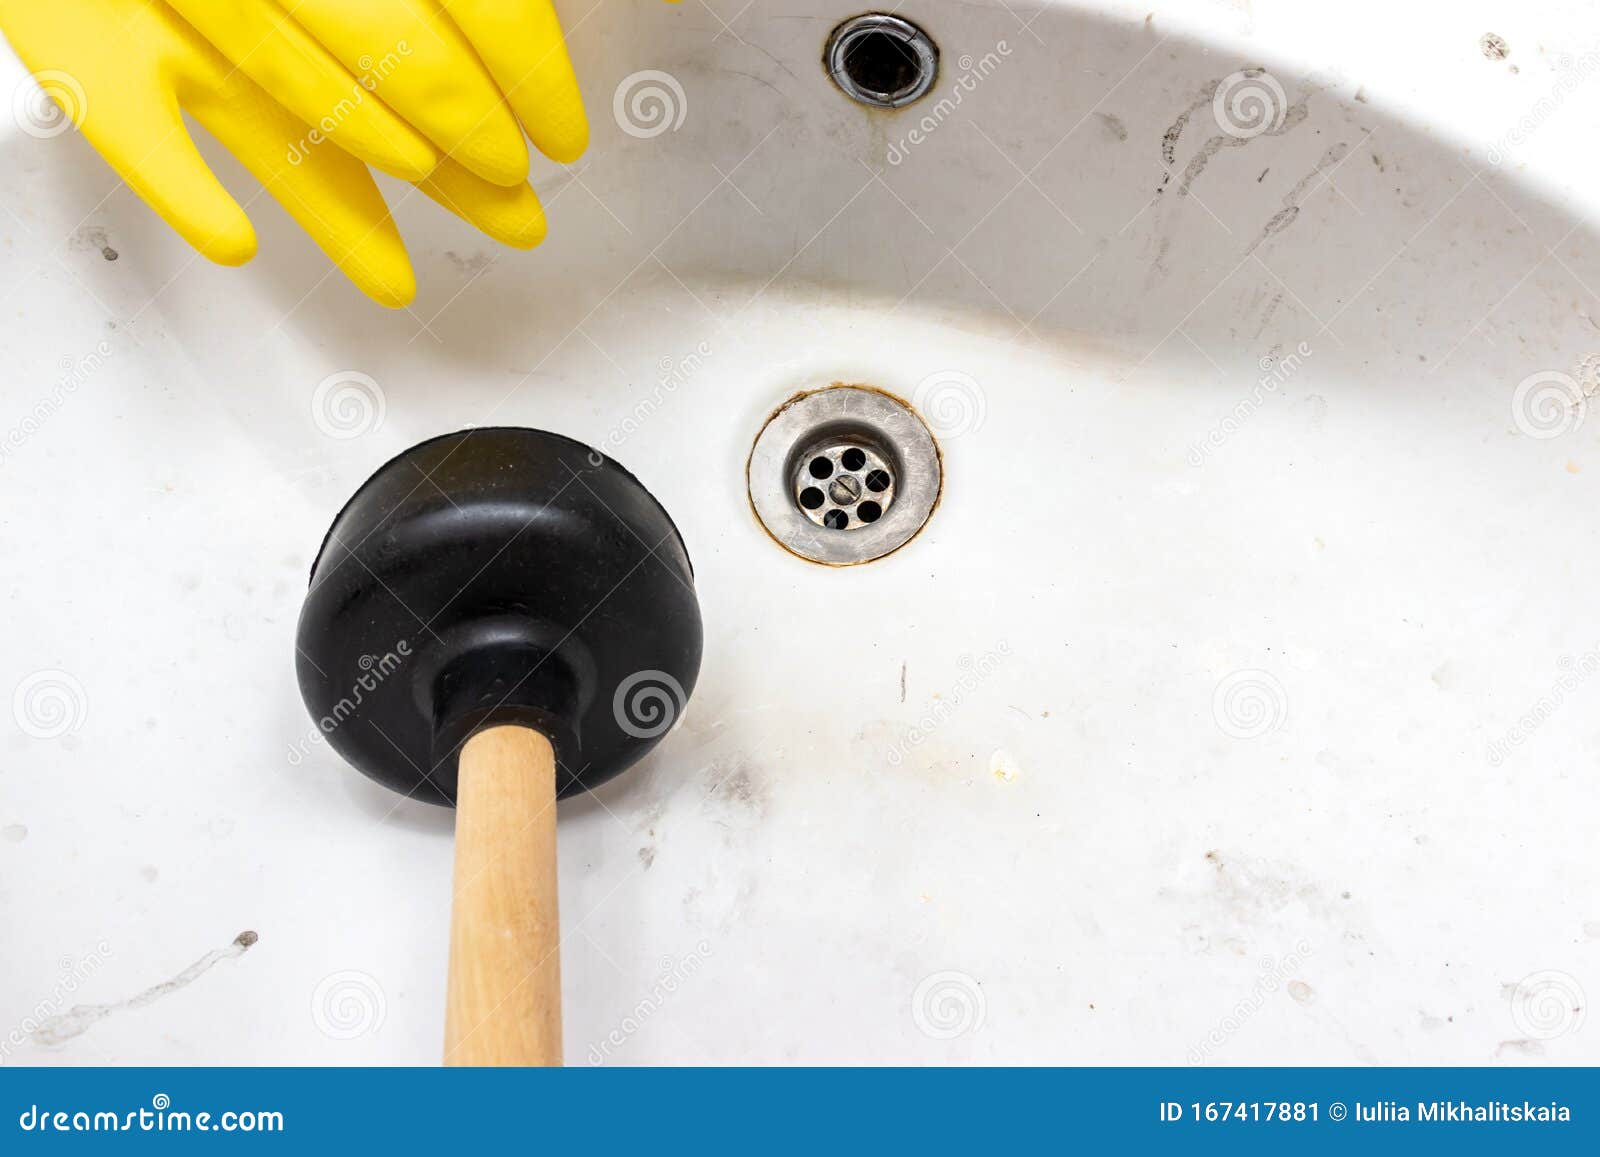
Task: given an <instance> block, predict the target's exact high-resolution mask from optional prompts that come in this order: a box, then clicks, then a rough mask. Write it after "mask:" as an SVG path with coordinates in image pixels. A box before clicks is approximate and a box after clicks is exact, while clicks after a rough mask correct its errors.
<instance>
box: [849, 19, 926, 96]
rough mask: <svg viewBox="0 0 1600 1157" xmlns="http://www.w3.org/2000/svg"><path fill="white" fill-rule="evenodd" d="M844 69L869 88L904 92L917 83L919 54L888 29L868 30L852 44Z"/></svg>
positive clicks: (857, 82) (888, 91)
mask: <svg viewBox="0 0 1600 1157" xmlns="http://www.w3.org/2000/svg"><path fill="white" fill-rule="evenodd" d="M844 70H845V73H846V74H847V75H848V76H849V77H850V79H851V80H853V81H855V82H856V84H857V85H858V86H859V87H861V88H863V89H866V91H868V92H876V93H895V92H904V91H905V90H906V89H908V88H910V87H911V86H912V85H913V84H915V83H916V80H917V54H916V53H914V52H912V51H911V49H910V48H908V47H906V45H905V42H904V41H902V40H900V39H899V38H898V37H894V36H890V35H889V34H888V33H887V32H868V33H867V34H866V35H864V36H860V37H857V38H856V41H855V43H853V44H852V45H851V46H850V51H849V52H848V53H847V54H846V55H845V61H844Z"/></svg>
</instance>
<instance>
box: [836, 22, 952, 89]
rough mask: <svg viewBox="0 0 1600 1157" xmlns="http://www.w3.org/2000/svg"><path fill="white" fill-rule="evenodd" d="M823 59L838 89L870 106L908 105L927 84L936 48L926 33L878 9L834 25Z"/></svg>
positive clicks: (935, 70) (935, 69)
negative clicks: (878, 11)
mask: <svg viewBox="0 0 1600 1157" xmlns="http://www.w3.org/2000/svg"><path fill="white" fill-rule="evenodd" d="M823 61H824V63H825V64H826V65H827V68H828V73H829V75H830V76H832V77H833V82H834V84H836V85H838V86H839V89H840V91H842V92H843V93H844V94H845V95H846V96H848V97H849V98H850V99H851V100H854V101H859V102H860V103H861V104H864V105H870V106H872V107H873V108H900V107H902V106H904V105H908V104H910V103H911V102H912V101H914V100H916V99H917V98H918V97H919V96H921V95H922V94H923V93H925V92H927V91H928V90H929V89H930V88H932V87H933V81H934V78H935V77H936V76H937V75H938V72H939V50H938V49H937V48H936V47H934V43H933V41H932V40H929V39H928V35H927V33H925V32H923V31H922V29H920V28H918V27H917V26H916V25H915V24H913V23H911V22H910V21H909V20H902V19H901V18H900V17H898V16H888V15H885V14H883V13H873V14H871V15H868V16H857V17H855V18H854V19H852V20H846V21H845V22H844V23H843V24H841V25H839V27H837V28H835V29H834V30H833V35H832V36H831V37H829V38H828V47H827V50H826V52H824V54H823Z"/></svg>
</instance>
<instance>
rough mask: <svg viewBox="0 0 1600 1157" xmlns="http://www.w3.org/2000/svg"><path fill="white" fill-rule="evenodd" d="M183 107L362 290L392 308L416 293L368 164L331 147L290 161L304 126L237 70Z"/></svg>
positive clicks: (192, 96) (187, 99)
mask: <svg viewBox="0 0 1600 1157" xmlns="http://www.w3.org/2000/svg"><path fill="white" fill-rule="evenodd" d="M219 63H220V59H219ZM184 107H186V108H187V109H188V110H189V111H190V112H191V113H192V114H193V115H194V117H195V119H196V120H198V121H199V122H200V123H201V124H202V125H204V126H205V127H206V128H207V129H208V130H209V131H210V132H211V133H212V134H213V135H215V136H216V138H217V139H218V140H219V141H221V142H222V144H223V146H224V147H225V148H227V150H228V151H229V152H231V153H232V154H233V155H234V156H235V157H237V158H238V159H239V162H240V163H241V164H243V165H244V166H245V168H247V169H249V170H250V172H251V173H252V174H254V175H255V177H256V179H257V180H259V181H260V182H261V183H262V185H264V186H265V187H266V189H267V191H268V192H269V193H271V194H272V196H273V198H274V199H276V200H277V202H278V203H279V204H280V205H282V206H283V207H284V209H285V210H287V211H288V213H289V215H290V216H291V217H293V218H294V219H295V220H296V221H297V222H299V224H300V227H301V228H302V229H304V230H305V231H306V232H307V233H308V234H309V235H310V237H311V239H312V240H313V241H315V242H316V243H317V246H318V247H319V248H320V249H321V250H322V251H323V252H324V253H326V254H327V255H328V257H329V259H330V260H331V261H332V262H333V263H334V264H335V265H337V266H338V267H339V269H340V271H342V272H343V273H344V275H345V276H346V277H348V278H349V279H350V280H351V281H352V282H354V283H355V285H356V287H357V288H358V289H360V290H361V291H362V292H363V293H365V294H366V295H367V296H368V297H370V298H372V299H373V300H374V301H376V302H378V303H379V304H380V305H384V306H388V307H390V308H399V307H401V306H403V305H407V304H409V303H410V301H411V299H412V298H414V297H415V296H416V292H417V282H416V276H415V275H414V274H413V272H412V270H411V262H410V261H409V260H408V259H407V257H406V249H405V242H404V241H402V240H401V239H400V231H399V229H398V228H397V227H396V226H395V223H394V221H393V219H391V218H390V216H389V207H388V206H387V205H386V204H384V201H383V194H381V193H380V192H379V191H378V186H377V185H376V184H375V183H374V182H373V180H372V174H371V173H369V172H368V171H367V167H366V166H365V165H363V164H362V163H361V162H360V161H358V160H357V159H356V158H355V157H352V156H351V155H350V154H348V153H346V152H344V150H342V149H336V148H326V147H323V148H313V149H311V150H310V151H309V152H307V153H305V154H304V156H303V159H301V160H300V161H299V162H298V163H296V162H294V161H291V160H290V159H289V156H288V151H287V150H288V142H292V141H295V140H297V139H299V138H300V137H301V136H302V135H303V134H304V133H305V131H306V127H305V125H304V124H303V123H302V122H301V121H300V120H299V119H297V118H296V117H295V116H293V115H292V114H290V113H289V112H288V111H287V110H285V109H284V108H283V106H282V105H280V104H278V103H277V102H276V101H274V100H273V99H272V98H271V97H269V96H268V95H267V94H266V93H265V92H263V91H262V90H261V89H260V88H259V87H257V86H256V84H255V82H254V81H252V80H250V79H249V78H248V77H246V76H244V75H242V74H240V73H233V74H232V75H231V76H228V77H226V78H219V83H217V84H215V85H214V86H208V87H200V88H197V89H196V91H194V92H193V93H192V94H185V96H184Z"/></svg>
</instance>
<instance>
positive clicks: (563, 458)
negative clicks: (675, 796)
mask: <svg viewBox="0 0 1600 1157" xmlns="http://www.w3.org/2000/svg"><path fill="white" fill-rule="evenodd" d="M700 646H701V627H700V609H699V604H698V602H697V601H696V599H695V594H694V574H693V571H692V569H691V567H690V565H689V556H688V553H687V551H686V550H685V548H684V544H683V540H682V538H681V537H680V536H679V534H678V531H677V528H676V527H675V526H674V525H673V523H672V520H671V519H670V518H669V517H668V516H667V512H666V511H665V510H663V509H662V507H661V505H660V503H658V502H657V501H656V500H655V499H654V498H653V497H651V495H650V493H649V492H648V491H647V490H645V488H644V487H643V486H641V485H640V484H639V481H638V480H637V479H636V478H634V477H633V475H631V474H629V473H628V472H627V471H626V470H624V469H623V468H622V467H621V466H619V465H618V464H617V463H615V462H613V461H612V460H611V459H609V458H607V457H605V456H604V455H602V454H600V453H599V452H597V451H595V450H592V449H590V448H589V447H587V446H584V445H582V444H581V443H578V442H574V441H572V440H571V439H569V438H563V437H561V436H560V435H557V434H550V433H546V432H544V431H540V430H525V429H515V428H505V427H497V428H486V429H479V430H465V431H462V432H460V433H457V434H449V435H445V436H444V437H440V438H434V439H432V440H431V441H427V442H423V443H422V444H421V445H418V446H413V447H412V448H411V449H409V450H407V451H406V452H405V453H403V454H401V455H400V456H399V457H397V458H395V459H393V460H392V461H390V462H389V463H387V464H386V465H385V466H383V467H382V468H381V469H380V470H379V471H378V472H377V473H376V474H374V475H373V476H372V477H371V478H370V479H369V480H368V481H367V482H366V484H365V485H363V486H362V487H361V489H360V490H358V491H357V492H356V494H355V496H354V497H353V498H351V499H350V501H349V502H348V503H347V504H346V505H345V508H344V509H343V510H342V511H340V512H339V515H338V517H337V518H336V519H334V522H333V526H332V528H331V529H330V530H329V531H328V535H327V538H326V539H325V540H324V541H323V544H322V550H321V552H320V553H319V554H318V556H317V560H316V562H315V563H314V564H313V565H312V569H311V590H310V592H309V593H308V594H307V596H306V601H305V606H304V608H303V609H302V611H301V614H300V627H299V635H298V661H297V664H296V666H297V670H298V674H299V680H300V691H301V694H302V695H303V696H304V698H305V702H306V706H307V707H308V708H309V709H310V711H311V714H312V716H313V718H315V719H316V720H317V722H318V726H319V728H320V729H321V731H322V732H323V733H324V734H325V736H326V737H327V740H328V742H329V744H331V745H332V747H333V748H334V749H335V750H336V751H338V752H339V754H340V755H342V756H344V758H345V759H347V760H349V761H350V762H351V763H352V764H354V765H355V766H356V767H357V768H358V769H360V770H361V771H362V772H364V773H366V774H367V775H369V776H371V777H372V778H373V779H375V780H377V781H378V782H380V783H382V784H385V785H386V786H388V787H390V788H393V789H394V790H395V791H397V792H400V793H401V794H403V795H406V796H410V797H411V798H413V799H422V800H428V801H430V802H433V803H440V804H454V805H455V807H456V857H455V859H456V862H455V893H454V900H453V909H452V910H453V916H452V922H451V938H450V978H449V994H448V1001H447V1012H446V1025H445V1063H446V1064H559V1063H560V1061H561V1021H560V972H559V962H558V956H557V947H558V945H559V943H560V933H559V926H558V922H557V918H556V886H555V881H556V872H555V801H556V798H557V797H558V796H567V795H571V794H573V793H574V792H578V791H583V790H585V789H588V788H592V787H594V786H596V785H598V784H600V783H603V782H604V781H606V780H608V779H610V778H611V777H612V776H614V775H617V774H618V773H620V772H621V771H623V770H624V769H626V768H627V767H628V766H629V765H630V764H632V763H634V762H635V761H636V760H638V759H639V758H640V757H641V756H642V755H644V754H645V753H646V752H647V751H649V750H650V748H652V747H653V746H655V744H656V743H657V742H658V741H659V740H660V739H661V737H662V736H664V735H665V734H666V733H667V731H668V730H670V729H671V727H672V725H673V723H674V722H676V720H677V718H678V717H679V715H680V714H681V712H682V710H683V706H684V703H685V702H686V701H687V699H688V696H689V694H690V692H691V691H692V690H693V689H694V683H695V677H696V675H697V674H698V673H699V669H700Z"/></svg>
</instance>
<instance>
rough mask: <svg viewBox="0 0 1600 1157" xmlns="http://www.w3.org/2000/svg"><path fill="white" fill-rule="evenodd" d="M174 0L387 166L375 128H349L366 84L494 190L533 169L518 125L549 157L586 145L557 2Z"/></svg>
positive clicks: (275, 85)
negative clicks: (378, 147) (376, 146)
mask: <svg viewBox="0 0 1600 1157" xmlns="http://www.w3.org/2000/svg"><path fill="white" fill-rule="evenodd" d="M169 2H170V3H171V4H172V6H173V7H174V8H176V9H177V10H178V11H179V12H181V13H182V14H183V15H184V16H185V17H186V18H187V19H188V20H189V21H190V22H191V23H192V24H193V25H194V26H195V27H196V28H198V29H199V30H200V31H201V32H202V33H203V34H204V35H205V36H206V38H207V39H208V40H210V41H211V43H212V44H214V45H215V46H216V47H217V48H218V49H219V50H220V51H221V52H222V54H223V55H224V56H226V57H227V58H228V59H229V60H231V61H233V62H234V63H235V64H236V65H237V66H238V67H239V68H241V69H242V70H244V71H245V72H246V73H248V74H249V75H250V76H251V77H252V78H254V79H255V81H256V83H258V84H260V85H261V86H262V87H263V88H265V89H266V90H267V91H268V92H270V93H272V95H273V96H275V97H277V98H278V100H280V101H281V102H282V103H283V104H284V105H285V106H286V107H288V108H289V109H291V110H292V111H294V112H295V113H297V114H298V115H299V116H300V117H301V118H302V119H304V120H306V121H308V122H310V123H311V124H314V125H318V126H320V127H323V128H325V131H326V132H327V134H328V136H329V139H331V140H334V141H336V142H337V143H339V144H341V145H343V146H345V147H346V148H349V149H350V150H351V151H352V152H356V153H358V155H361V156H364V157H367V159H369V160H372V162H373V163H374V164H376V165H379V166H380V167H384V168H389V166H387V165H385V164H384V162H383V161H382V160H380V159H378V158H377V157H376V156H375V154H374V150H373V149H372V146H371V142H370V139H369V138H370V136H371V135H372V134H373V132H374V130H373V129H372V128H371V127H369V126H366V125H363V126H361V127H360V131H359V133H358V132H357V131H356V130H355V129H353V128H352V122H353V121H354V120H355V118H354V117H353V116H352V115H350V112H349V108H350V106H351V103H352V98H354V99H355V100H356V101H358V102H359V101H360V97H361V94H362V93H363V92H370V93H371V94H373V95H374V96H375V97H377V98H378V99H379V100H381V101H382V102H383V104H384V105H387V106H388V107H389V108H390V109H393V110H394V112H395V113H398V114H399V116H400V117H403V118H404V119H405V121H406V122H409V124H410V125H413V126H415V127H416V129H418V130H420V132H421V133H422V135H423V136H424V137H426V138H427V140H428V141H430V142H432V144H433V146H435V147H436V148H437V149H438V150H439V151H440V152H441V153H442V154H443V155H444V156H447V157H450V158H452V159H454V160H456V161H459V162H460V163H461V164H462V165H464V166H465V167H466V168H467V169H469V170H470V171H472V172H474V173H476V174H478V175H479V176H481V177H483V178H484V179H485V180H488V181H492V182H494V183H495V184H500V185H515V184H518V183H520V182H521V181H523V180H524V179H525V178H526V177H527V174H528V151H527V148H526V147H525V146H524V144H523V137H522V134H523V130H524V129H525V130H526V131H527V134H528V136H529V137H530V138H531V139H532V140H533V143H534V144H535V145H537V146H538V148H539V150H540V151H541V152H543V153H544V154H545V155H546V156H548V157H550V158H551V159H552V160H555V161H560V162H570V161H575V160H577V159H578V157H579V156H580V155H581V154H582V152H583V150H584V149H585V147H587V145H588V143H589V126H588V122H587V121H586V120H585V118H584V114H583V101H582V99H581V97H580V96H579V94H578V83H577V80H576V78H575V77H574V76H573V72H572V63H571V61H570V60H569V59H568V57H567V50H566V44H565V41H564V40H563V39H562V35H561V25H560V23H559V21H558V20H557V19H556V14H555V10H554V9H553V8H552V7H551V6H550V0H288V3H286V4H281V3H279V2H278V0H169ZM335 68H337V69H341V70H342V75H339V76H338V77H337V78H335V77H334V75H333V73H332V71H331V70H332V69H335ZM365 103H366V104H370V103H372V102H371V101H367V102H365ZM357 107H360V105H359V104H358V106H357ZM519 120H520V121H521V127H519V126H518V121H519ZM358 136H359V138H360V139H359V140H355V139H351V138H357V137H358ZM386 139H392V138H386ZM408 143H415V142H408ZM389 171H390V172H395V171H396V170H394V169H393V168H389ZM399 175H402V176H403V175H406V174H403V173H401V174H399Z"/></svg>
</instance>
